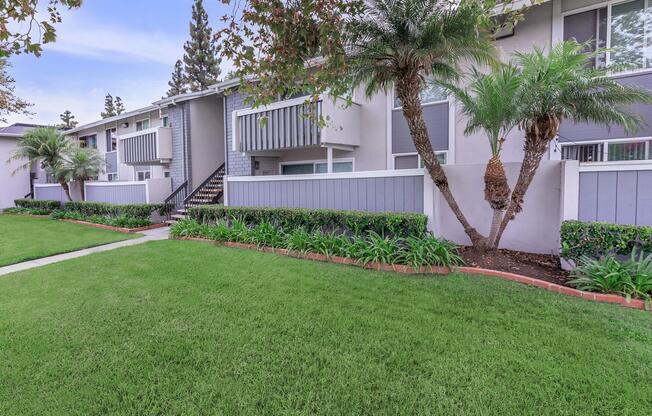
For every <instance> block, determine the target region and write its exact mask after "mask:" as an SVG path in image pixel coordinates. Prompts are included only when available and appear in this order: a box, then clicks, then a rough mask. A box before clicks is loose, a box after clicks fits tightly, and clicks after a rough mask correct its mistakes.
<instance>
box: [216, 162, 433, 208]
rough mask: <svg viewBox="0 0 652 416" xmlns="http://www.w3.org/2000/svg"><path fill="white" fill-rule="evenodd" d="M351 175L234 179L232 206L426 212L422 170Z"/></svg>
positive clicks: (230, 192)
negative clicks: (362, 175) (244, 180)
mask: <svg viewBox="0 0 652 416" xmlns="http://www.w3.org/2000/svg"><path fill="white" fill-rule="evenodd" d="M365 176H366V177H360V176H358V177H352V175H349V174H332V175H328V176H327V175H302V176H301V177H298V176H284V177H278V176H277V177H269V176H267V177H265V176H261V177H257V178H256V180H250V181H246V182H240V181H238V178H230V179H229V180H228V182H227V187H228V189H227V197H228V204H229V205H230V206H258V207H300V208H330V209H346V210H360V211H376V212H379V211H393V212H423V173H422V171H421V170H414V171H411V172H408V171H404V172H401V174H400V175H399V174H397V173H396V172H392V171H384V172H378V173H375V172H369V174H368V175H365Z"/></svg>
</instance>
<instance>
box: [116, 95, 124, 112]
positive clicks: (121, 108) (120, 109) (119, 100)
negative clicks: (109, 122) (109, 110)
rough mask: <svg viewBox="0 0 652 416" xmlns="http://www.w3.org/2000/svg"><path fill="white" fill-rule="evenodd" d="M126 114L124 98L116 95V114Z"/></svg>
mask: <svg viewBox="0 0 652 416" xmlns="http://www.w3.org/2000/svg"><path fill="white" fill-rule="evenodd" d="M124 112H125V105H124V104H123V103H122V98H120V97H118V96H117V95H116V97H115V114H116V115H119V114H122V113H124Z"/></svg>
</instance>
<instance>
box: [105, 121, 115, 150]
mask: <svg viewBox="0 0 652 416" xmlns="http://www.w3.org/2000/svg"><path fill="white" fill-rule="evenodd" d="M117 131H118V130H117V129H116V128H115V127H113V128H112V129H106V131H105V137H106V151H107V152H115V151H116V150H118V135H117Z"/></svg>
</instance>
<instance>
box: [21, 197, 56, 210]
mask: <svg viewBox="0 0 652 416" xmlns="http://www.w3.org/2000/svg"><path fill="white" fill-rule="evenodd" d="M14 204H16V206H17V207H19V208H30V209H36V210H39V211H54V210H55V209H59V208H61V202H59V201H49V200H38V199H16V200H14Z"/></svg>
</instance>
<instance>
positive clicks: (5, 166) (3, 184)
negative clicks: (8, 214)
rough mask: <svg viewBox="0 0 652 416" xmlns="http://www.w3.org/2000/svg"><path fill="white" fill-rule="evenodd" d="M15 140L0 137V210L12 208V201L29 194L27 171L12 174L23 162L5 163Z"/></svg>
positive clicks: (14, 145) (14, 144) (22, 170)
mask: <svg viewBox="0 0 652 416" xmlns="http://www.w3.org/2000/svg"><path fill="white" fill-rule="evenodd" d="M16 143H17V139H15V138H7V137H0V210H2V209H3V208H9V207H13V206H14V199H19V198H22V197H24V196H25V195H26V194H28V193H29V191H30V189H29V169H21V170H19V171H18V172H16V174H15V175H14V174H13V172H14V170H16V169H17V168H18V167H20V166H21V165H22V164H23V163H24V162H21V161H12V162H10V163H8V162H7V160H8V159H9V157H10V156H11V152H12V151H13V150H14V149H15V148H16Z"/></svg>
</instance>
